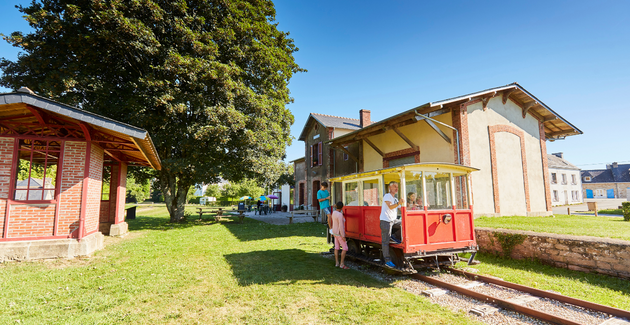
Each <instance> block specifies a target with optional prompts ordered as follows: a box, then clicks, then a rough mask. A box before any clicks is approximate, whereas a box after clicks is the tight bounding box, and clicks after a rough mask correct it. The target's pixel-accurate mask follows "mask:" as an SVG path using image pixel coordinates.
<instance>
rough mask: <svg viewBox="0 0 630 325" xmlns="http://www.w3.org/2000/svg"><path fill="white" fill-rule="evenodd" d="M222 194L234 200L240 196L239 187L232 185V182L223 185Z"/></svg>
mask: <svg viewBox="0 0 630 325" xmlns="http://www.w3.org/2000/svg"><path fill="white" fill-rule="evenodd" d="M221 196H222V197H225V198H227V199H228V200H230V201H232V200H233V199H235V198H236V197H238V187H237V186H234V185H232V183H227V184H225V185H224V186H223V189H222V190H221Z"/></svg>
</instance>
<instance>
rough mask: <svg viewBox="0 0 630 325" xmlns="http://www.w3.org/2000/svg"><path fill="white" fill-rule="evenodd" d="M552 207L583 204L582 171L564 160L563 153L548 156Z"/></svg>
mask: <svg viewBox="0 0 630 325" xmlns="http://www.w3.org/2000/svg"><path fill="white" fill-rule="evenodd" d="M547 166H548V167H549V176H550V177H549V182H550V190H551V205H552V206H558V205H567V204H579V203H582V202H583V196H582V179H581V177H580V169H579V168H578V167H576V166H575V165H573V164H571V163H570V162H568V161H567V160H565V159H564V155H563V154H562V152H557V153H553V154H551V155H547Z"/></svg>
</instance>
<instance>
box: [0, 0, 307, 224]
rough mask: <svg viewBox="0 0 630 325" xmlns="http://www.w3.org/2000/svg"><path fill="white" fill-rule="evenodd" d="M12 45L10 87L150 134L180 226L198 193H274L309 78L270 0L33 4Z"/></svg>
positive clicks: (7, 68) (2, 65)
mask: <svg viewBox="0 0 630 325" xmlns="http://www.w3.org/2000/svg"><path fill="white" fill-rule="evenodd" d="M18 9H19V10H20V12H22V13H23V14H24V17H25V19H26V20H27V21H28V23H29V25H30V27H31V28H32V32H29V33H26V34H24V33H22V32H13V33H12V34H11V35H9V36H6V35H5V36H3V38H4V39H5V40H6V41H7V42H8V43H9V44H11V45H12V46H14V47H17V48H19V49H20V50H21V53H20V55H19V57H18V59H17V61H15V62H12V61H9V60H6V59H4V58H3V59H2V60H0V69H1V70H2V72H3V73H2V76H1V77H0V85H1V86H4V87H8V88H12V89H18V88H19V87H20V86H22V85H28V86H29V87H30V88H31V89H32V90H34V91H35V92H37V93H38V94H40V95H42V96H46V97H52V98H53V99H55V100H57V101H60V102H63V103H67V104H70V105H78V106H80V107H81V108H82V109H86V110H89V111H92V112H95V113H98V114H101V115H104V116H107V117H111V118H115V119H116V120H120V121H123V122H127V123H130V124H133V125H136V126H139V127H142V128H144V129H146V130H148V131H149V134H150V135H151V137H152V139H153V142H154V143H155V145H156V148H157V151H158V154H159V156H160V158H161V161H162V167H163V168H162V170H160V171H150V173H151V176H152V177H155V178H157V180H158V185H159V187H160V189H161V192H162V194H163V195H164V196H165V199H166V204H167V207H168V209H169V213H170V215H171V218H172V219H173V221H177V220H178V219H179V218H181V217H182V216H183V212H184V210H183V203H184V202H185V200H186V196H187V193H188V189H189V188H190V186H192V185H194V184H195V183H200V182H218V181H219V177H223V178H224V179H229V180H235V181H238V180H240V179H242V178H254V179H258V180H260V181H261V182H264V181H269V180H271V181H274V180H275V179H277V178H278V177H279V175H280V172H279V168H278V165H279V161H280V160H281V159H282V158H283V157H284V155H285V148H286V146H287V144H290V142H291V135H290V126H291V124H292V123H293V121H294V120H293V115H292V114H291V112H290V111H289V110H288V109H287V108H286V105H287V104H288V103H290V102H292V98H291V97H290V95H289V88H288V84H289V80H290V79H291V78H292V76H293V74H294V73H297V72H300V71H304V70H303V69H301V68H300V67H299V66H298V65H297V64H296V63H295V60H294V57H293V53H294V52H296V51H297V50H298V49H297V47H296V46H295V45H294V43H293V40H292V39H291V38H289V37H288V33H286V32H283V31H280V30H278V28H277V27H278V24H277V23H276V22H275V15H276V12H275V8H274V5H273V2H272V1H271V0H257V1H250V0H230V1H213V0H196V1H195V0H188V1H184V0H177V1H173V0H144V1H73V0H47V1H41V2H39V1H33V2H31V3H30V4H29V5H28V6H21V5H18Z"/></svg>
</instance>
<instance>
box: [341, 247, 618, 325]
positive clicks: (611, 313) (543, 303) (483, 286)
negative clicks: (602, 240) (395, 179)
mask: <svg viewBox="0 0 630 325" xmlns="http://www.w3.org/2000/svg"><path fill="white" fill-rule="evenodd" d="M348 257H349V258H351V259H353V260H356V261H361V262H364V263H368V264H371V265H375V266H379V267H382V265H381V264H380V263H379V262H378V261H374V260H371V259H368V258H365V257H363V256H352V255H350V254H349V255H348ZM442 269H443V270H446V271H448V272H450V273H451V276H448V277H446V278H448V280H446V281H445V280H444V279H441V278H443V276H432V275H423V274H420V273H416V272H415V271H414V272H410V271H409V270H404V271H403V272H401V270H395V271H396V272H397V273H403V274H405V275H407V276H408V277H410V278H412V279H415V280H420V281H423V282H425V283H427V284H430V285H432V286H435V287H436V288H435V289H429V290H423V291H422V294H425V295H427V296H431V297H436V296H440V295H446V294H448V291H451V292H456V293H458V294H460V295H463V296H467V297H470V298H473V299H475V300H477V301H478V303H477V304H476V306H475V307H474V308H472V309H470V312H471V313H474V314H476V315H478V316H481V317H485V316H489V315H492V314H493V313H496V312H498V311H499V308H502V309H505V310H509V311H513V312H515V313H518V314H521V315H524V316H527V317H531V318H534V319H538V320H541V321H543V322H546V323H550V324H567V325H578V324H579V325H584V324H598V325H630V312H629V311H626V310H622V309H619V308H614V307H610V306H604V305H600V304H596V303H592V302H589V301H585V300H580V299H576V298H571V297H567V296H564V295H561V294H559V293H555V292H550V291H545V290H540V289H536V288H532V287H527V286H524V285H520V284H516V283H512V282H507V281H503V280H501V279H498V278H494V277H489V276H483V275H477V274H474V273H470V272H465V271H462V270H457V269H452V268H444V267H443V268H442ZM492 292H495V293H496V292H507V293H508V294H504V295H503V296H504V297H500V296H497V295H492V294H489V293H492ZM580 314H584V316H583V317H580Z"/></svg>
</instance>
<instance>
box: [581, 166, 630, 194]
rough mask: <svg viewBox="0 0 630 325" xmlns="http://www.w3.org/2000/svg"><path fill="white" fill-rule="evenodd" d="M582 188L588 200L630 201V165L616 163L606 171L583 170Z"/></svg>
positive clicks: (607, 167)
mask: <svg viewBox="0 0 630 325" xmlns="http://www.w3.org/2000/svg"><path fill="white" fill-rule="evenodd" d="M582 188H583V191H584V196H585V197H586V198H588V199H592V198H595V199H606V198H607V199H615V198H616V199H623V198H627V199H628V200H630V164H625V165H620V164H618V163H616V162H614V163H612V164H608V165H606V169H593V170H583V171H582Z"/></svg>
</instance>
